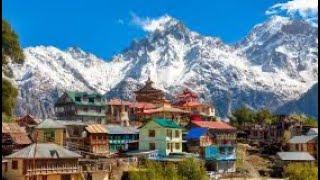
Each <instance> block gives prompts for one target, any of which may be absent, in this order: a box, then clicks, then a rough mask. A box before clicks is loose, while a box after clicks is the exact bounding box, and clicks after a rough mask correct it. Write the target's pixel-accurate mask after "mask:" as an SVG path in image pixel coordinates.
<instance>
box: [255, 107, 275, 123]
mask: <svg viewBox="0 0 320 180" xmlns="http://www.w3.org/2000/svg"><path fill="white" fill-rule="evenodd" d="M255 121H256V122H260V123H266V124H272V123H273V122H274V117H273V114H272V113H271V112H270V111H269V110H268V109H265V108H263V109H259V110H258V111H257V112H256V113H255Z"/></svg>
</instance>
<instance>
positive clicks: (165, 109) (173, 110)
mask: <svg viewBox="0 0 320 180" xmlns="http://www.w3.org/2000/svg"><path fill="white" fill-rule="evenodd" d="M143 112H144V113H146V114H152V113H159V112H171V113H185V114H188V113H190V111H186V110H182V109H179V108H174V107H160V108H157V109H146V110H144V111H143Z"/></svg>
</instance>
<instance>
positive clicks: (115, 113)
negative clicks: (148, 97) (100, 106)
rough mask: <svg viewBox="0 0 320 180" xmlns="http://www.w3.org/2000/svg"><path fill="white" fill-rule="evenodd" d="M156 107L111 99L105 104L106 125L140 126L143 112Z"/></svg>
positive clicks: (144, 103)
mask: <svg viewBox="0 0 320 180" xmlns="http://www.w3.org/2000/svg"><path fill="white" fill-rule="evenodd" d="M156 107H157V106H156V105H155V104H152V103H147V102H130V101H124V100H121V99H111V100H110V101H108V102H107V108H106V117H107V120H108V123H111V124H118V125H125V124H129V125H141V123H140V121H141V120H142V119H143V118H145V116H144V114H143V111H144V110H147V109H154V108H156Z"/></svg>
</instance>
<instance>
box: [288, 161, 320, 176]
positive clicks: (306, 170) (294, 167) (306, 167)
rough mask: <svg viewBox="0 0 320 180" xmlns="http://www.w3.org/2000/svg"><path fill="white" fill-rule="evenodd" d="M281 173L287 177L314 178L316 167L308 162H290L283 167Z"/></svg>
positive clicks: (316, 173) (316, 172)
mask: <svg viewBox="0 0 320 180" xmlns="http://www.w3.org/2000/svg"><path fill="white" fill-rule="evenodd" d="M283 174H284V176H285V177H287V178H289V179H295V180H316V179H318V168H317V167H316V166H315V165H312V164H310V163H290V164H288V165H287V166H285V167H284V171H283Z"/></svg>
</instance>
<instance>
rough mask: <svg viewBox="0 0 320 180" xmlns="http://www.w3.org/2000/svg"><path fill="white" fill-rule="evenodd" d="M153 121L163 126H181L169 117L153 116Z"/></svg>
mask: <svg viewBox="0 0 320 180" xmlns="http://www.w3.org/2000/svg"><path fill="white" fill-rule="evenodd" d="M153 121H154V122H155V123H157V124H159V125H160V126H162V127H165V128H179V129H180V128H181V127H180V126H179V125H178V124H177V123H176V122H175V121H173V120H170V119H165V118H155V119H154V120H153Z"/></svg>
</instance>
